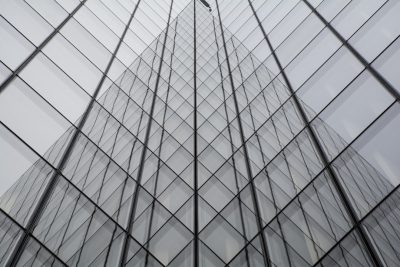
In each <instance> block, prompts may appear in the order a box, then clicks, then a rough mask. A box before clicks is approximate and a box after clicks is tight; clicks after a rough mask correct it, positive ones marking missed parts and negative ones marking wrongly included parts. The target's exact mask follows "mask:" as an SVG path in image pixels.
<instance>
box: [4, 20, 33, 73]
mask: <svg viewBox="0 0 400 267" xmlns="http://www.w3.org/2000/svg"><path fill="white" fill-rule="evenodd" d="M0 38H1V42H0V60H1V61H2V62H3V63H4V64H6V65H7V66H8V67H9V68H10V69H12V70H15V69H16V68H17V67H18V66H19V65H20V64H21V63H22V61H24V60H25V59H26V58H27V57H28V56H29V55H30V54H31V53H32V52H33V50H34V48H35V47H34V46H33V45H32V44H31V43H30V42H29V41H28V40H27V39H25V37H23V36H22V35H21V34H20V33H18V32H17V31H16V30H15V29H14V28H13V27H12V26H11V25H10V24H9V23H8V22H7V21H6V20H4V19H3V18H2V17H0Z"/></svg>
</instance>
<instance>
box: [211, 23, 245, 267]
mask: <svg viewBox="0 0 400 267" xmlns="http://www.w3.org/2000/svg"><path fill="white" fill-rule="evenodd" d="M212 22H213V31H214V37H215V43H216V46H217V53H216V55H217V63H218V68H219V74H220V78H221V90H222V97H223V102H222V105H223V106H224V112H225V121H226V127H227V129H228V135H229V142H230V147H231V153H232V167H233V169H234V171H233V173H234V179H235V185H236V190H237V192H238V194H237V198H238V201H239V213H240V221H241V224H242V231H243V235H244V237H246V238H247V235H246V228H245V221H244V215H243V207H242V200H241V197H240V193H241V190H240V188H239V180H238V177H237V172H236V161H235V157H234V153H235V149H234V145H233V138H232V131H231V125H230V123H229V117H228V108H227V106H226V95H225V88H224V83H223V75H222V69H221V62H220V60H219V55H218V51H219V45H218V40H217V33H216V30H215V21H214V18H213V21H212ZM226 162H228V163H229V159H228V160H227V161H226ZM245 245H246V241H245ZM245 258H246V265H247V267H250V258H249V251H248V249H247V246H246V247H245Z"/></svg>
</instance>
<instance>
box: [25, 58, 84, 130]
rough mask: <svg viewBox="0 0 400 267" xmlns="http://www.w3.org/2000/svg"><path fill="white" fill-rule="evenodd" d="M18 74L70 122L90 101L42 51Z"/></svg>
mask: <svg viewBox="0 0 400 267" xmlns="http://www.w3.org/2000/svg"><path fill="white" fill-rule="evenodd" d="M20 76H21V78H23V79H24V80H25V82H27V83H28V84H29V85H30V86H31V87H32V88H33V89H35V91H36V92H38V93H39V94H40V95H41V96H42V97H43V98H45V99H46V100H47V101H48V102H50V103H51V104H52V105H53V106H54V107H55V108H57V109H58V110H59V112H60V113H61V114H63V115H64V116H65V117H66V118H68V119H69V121H70V122H72V123H74V122H77V120H78V118H79V117H81V115H82V114H83V112H84V111H85V109H86V108H87V105H88V103H89V101H90V97H89V95H88V94H87V93H86V92H85V91H83V90H82V89H81V88H80V87H79V86H78V85H77V84H76V83H75V82H74V81H73V80H71V79H70V78H69V77H68V76H67V75H66V74H65V73H64V72H63V71H62V70H60V69H59V68H58V67H57V66H56V65H55V64H54V63H52V62H51V61H50V60H49V59H48V58H47V57H46V56H45V55H43V54H42V53H40V54H38V55H37V56H36V57H35V58H34V59H33V60H32V61H31V62H30V63H29V65H27V66H26V67H25V68H24V70H23V71H22V72H21V75H20ZM44 77H45V79H44Z"/></svg>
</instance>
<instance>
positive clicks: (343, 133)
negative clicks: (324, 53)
mask: <svg viewBox="0 0 400 267" xmlns="http://www.w3.org/2000/svg"><path fill="white" fill-rule="evenodd" d="M392 102H393V98H392V96H391V95H390V94H389V93H388V92H387V91H386V89H385V88H383V87H382V86H381V85H380V84H379V83H378V81H377V80H375V79H374V78H373V77H372V75H370V74H369V73H368V72H364V73H362V74H361V75H360V76H359V77H358V78H357V79H356V80H355V81H354V82H353V83H352V84H351V85H350V86H349V87H348V88H347V89H346V90H345V91H344V92H343V93H342V94H340V95H339V96H338V97H337V98H336V99H335V100H334V101H333V102H332V103H331V104H330V105H329V106H328V107H327V108H326V109H325V110H324V111H323V112H322V113H321V114H320V115H319V116H318V117H317V118H316V120H315V121H314V122H313V123H312V125H313V127H314V128H315V129H316V130H317V132H318V133H317V135H318V137H319V138H320V139H321V142H322V143H323V146H324V148H325V149H326V151H327V154H328V156H329V157H330V158H331V159H332V158H333V157H335V156H336V155H337V153H339V152H340V151H341V150H342V149H343V148H344V147H345V146H346V145H347V144H349V143H350V142H351V141H352V140H353V139H354V138H355V137H356V136H357V135H358V134H360V133H361V132H362V130H363V129H364V128H365V127H367V126H368V125H369V124H370V123H371V122H372V121H373V120H374V119H375V118H376V117H377V116H378V115H379V114H380V113H381V112H382V111H383V110H385V109H386V108H387V107H388V106H389V105H390V104H391V103H392Z"/></svg>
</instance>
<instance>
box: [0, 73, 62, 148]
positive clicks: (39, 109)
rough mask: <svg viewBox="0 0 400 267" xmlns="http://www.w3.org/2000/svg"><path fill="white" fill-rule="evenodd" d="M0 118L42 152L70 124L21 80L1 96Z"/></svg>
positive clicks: (15, 81) (14, 82) (13, 83)
mask: <svg viewBox="0 0 400 267" xmlns="http://www.w3.org/2000/svg"><path fill="white" fill-rule="evenodd" d="M0 120H1V121H2V122H3V123H4V124H6V125H7V126H8V127H10V128H11V130H13V131H14V132H15V133H16V134H18V135H19V136H20V137H21V138H22V139H23V140H24V141H25V142H27V143H28V144H29V145H30V146H32V147H33V148H34V149H35V150H36V151H38V153H40V154H41V155H43V154H44V153H45V152H46V151H47V150H48V149H49V147H50V146H51V145H52V144H53V143H54V142H55V141H56V140H58V139H59V138H60V137H61V135H62V134H64V133H65V132H66V131H67V129H68V128H69V127H70V124H69V123H68V122H67V121H66V120H65V119H64V118H63V117H62V116H61V115H60V114H58V113H57V112H56V111H55V110H54V109H53V108H52V107H51V106H49V104H48V103H46V102H45V101H44V100H43V99H42V98H41V97H40V96H38V95H37V94H36V93H35V92H34V91H33V90H32V89H30V88H29V87H28V85H26V84H25V83H24V82H23V81H22V80H20V79H18V78H17V79H15V80H14V81H13V82H12V83H11V84H10V85H9V86H8V87H7V88H6V89H5V90H4V91H3V92H2V93H1V95H0Z"/></svg>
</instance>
